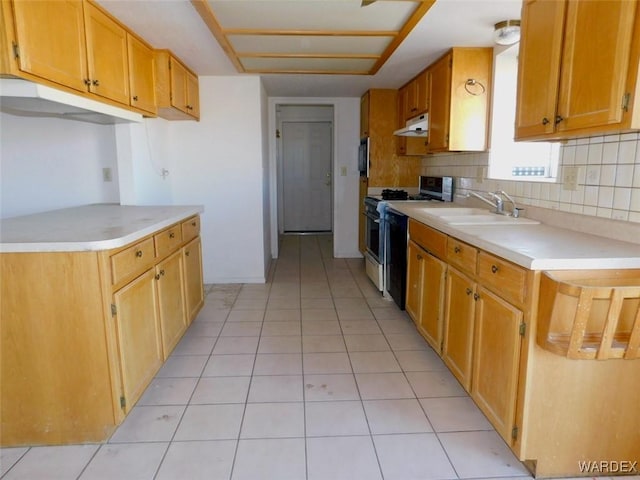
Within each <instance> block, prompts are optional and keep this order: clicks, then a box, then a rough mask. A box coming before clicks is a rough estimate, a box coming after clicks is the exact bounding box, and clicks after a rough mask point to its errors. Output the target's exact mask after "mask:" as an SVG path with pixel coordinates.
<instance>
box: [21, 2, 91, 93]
mask: <svg viewBox="0 0 640 480" xmlns="http://www.w3.org/2000/svg"><path fill="white" fill-rule="evenodd" d="M13 9H14V16H15V27H16V35H17V41H18V47H19V49H20V57H19V62H20V66H19V68H20V70H22V71H23V72H27V73H30V74H33V75H36V76H38V77H41V78H45V79H47V80H50V81H52V82H56V83H59V84H61V85H65V86H67V87H70V88H74V89H76V90H78V91H83V92H85V91H86V90H87V87H86V85H85V83H84V82H85V80H86V79H87V78H88V75H87V53H86V49H85V36H84V15H83V9H82V1H81V0H65V1H56V2H44V1H41V2H35V1H31V2H28V1H17V2H13ZM54 40H55V41H54Z"/></svg>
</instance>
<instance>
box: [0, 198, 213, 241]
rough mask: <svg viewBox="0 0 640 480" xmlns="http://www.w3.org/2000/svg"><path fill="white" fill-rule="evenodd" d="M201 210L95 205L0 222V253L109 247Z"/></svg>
mask: <svg viewBox="0 0 640 480" xmlns="http://www.w3.org/2000/svg"><path fill="white" fill-rule="evenodd" d="M202 211H204V209H203V207H202V206H198V205H191V206H121V205H117V204H95V205H85V206H81V207H73V208H65V209H61V210H53V211H50V212H43V213H36V214H33V215H25V216H21V217H14V218H8V219H4V220H1V221H0V252H74V251H95V250H110V249H112V248H118V247H122V246H124V245H127V244H129V243H131V242H134V241H136V240H138V239H140V238H142V237H144V236H146V235H149V234H151V233H153V232H156V231H158V230H161V229H163V228H165V227H168V226H170V225H173V224H174V223H177V222H179V221H181V220H184V219H186V218H188V217H190V216H192V215H196V214H198V213H201V212H202Z"/></svg>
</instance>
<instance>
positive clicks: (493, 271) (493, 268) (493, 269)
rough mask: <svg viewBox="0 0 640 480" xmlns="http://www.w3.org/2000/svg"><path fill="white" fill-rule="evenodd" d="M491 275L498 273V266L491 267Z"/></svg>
mask: <svg viewBox="0 0 640 480" xmlns="http://www.w3.org/2000/svg"><path fill="white" fill-rule="evenodd" d="M491 273H498V267H497V265H491Z"/></svg>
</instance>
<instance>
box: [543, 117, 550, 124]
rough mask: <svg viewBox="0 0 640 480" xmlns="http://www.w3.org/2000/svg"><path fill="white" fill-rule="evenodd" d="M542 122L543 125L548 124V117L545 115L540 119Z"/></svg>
mask: <svg viewBox="0 0 640 480" xmlns="http://www.w3.org/2000/svg"><path fill="white" fill-rule="evenodd" d="M542 124H543V125H549V119H548V118H547V117H544V118H543V119H542Z"/></svg>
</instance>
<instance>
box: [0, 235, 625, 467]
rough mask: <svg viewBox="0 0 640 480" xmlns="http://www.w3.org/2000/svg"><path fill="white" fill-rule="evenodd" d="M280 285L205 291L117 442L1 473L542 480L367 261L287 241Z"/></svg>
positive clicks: (52, 450)
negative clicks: (376, 282) (379, 285)
mask: <svg viewBox="0 0 640 480" xmlns="http://www.w3.org/2000/svg"><path fill="white" fill-rule="evenodd" d="M270 277H271V278H270V281H269V282H268V283H267V284H265V285H215V286H208V288H207V296H206V301H205V306H204V308H203V310H202V311H201V313H200V314H199V315H198V317H197V319H196V320H195V321H194V323H193V324H192V325H191V327H190V328H189V330H188V331H187V332H186V334H185V336H184V338H183V339H182V340H181V342H180V343H179V344H178V346H177V347H176V349H175V350H174V352H173V354H172V355H171V356H170V358H169V359H168V361H167V362H166V363H165V365H164V366H163V367H162V369H161V370H160V371H159V372H158V374H157V375H156V377H155V379H154V380H153V382H152V383H151V385H150V386H149V388H148V389H147V391H146V392H145V393H144V395H143V396H142V398H141V399H140V401H139V402H138V404H137V405H136V406H135V407H134V408H133V410H132V411H131V413H130V414H129V415H128V417H127V418H126V420H125V421H124V423H123V424H122V425H121V426H120V427H119V428H118V429H117V430H116V432H115V433H114V434H113V435H112V437H111V438H110V439H109V441H108V442H106V443H104V444H102V445H70V446H59V447H31V448H5V449H1V450H0V473H1V474H2V477H1V478H2V479H3V480H5V479H6V480H16V479H28V480H41V479H60V480H66V479H81V480H89V479H93V480H97V479H109V480H111V479H123V480H137V479H140V480H143V479H149V480H151V479H156V480H198V479H207V480H216V479H220V480H223V479H232V480H286V479H308V480H340V479H345V480H358V479H363V480H374V479H385V480H393V479H397V480H411V479H455V478H474V479H479V478H487V479H488V478H501V479H509V478H512V479H527V478H531V477H530V476H529V474H528V472H527V470H526V469H525V468H524V467H523V466H522V465H521V464H520V462H518V461H517V459H516V458H515V457H514V456H513V454H512V453H511V452H510V450H509V449H508V448H507V446H506V445H505V443H504V442H503V441H502V440H501V439H500V437H499V436H498V435H497V434H496V432H495V431H494V430H493V428H492V427H491V425H490V424H489V423H488V422H487V420H486V419H485V417H484V416H483V414H482V413H481V412H480V411H479V410H478V408H477V407H476V406H475V404H474V403H473V401H472V400H471V399H470V398H469V397H468V395H467V394H466V393H465V391H464V390H463V389H462V388H461V387H460V385H459V384H458V382H457V381H456V380H455V378H454V377H453V376H452V375H451V374H450V373H449V371H448V370H447V368H446V367H445V366H444V365H443V363H442V361H441V360H440V359H439V357H438V356H437V355H436V354H435V353H434V351H433V350H431V348H430V347H428V346H427V345H426V343H425V342H424V341H423V340H422V338H421V337H420V336H419V334H418V333H417V332H416V329H415V328H414V326H413V324H412V322H411V321H410V319H409V318H408V317H407V315H406V314H405V313H404V312H401V311H400V310H399V309H398V308H397V307H396V306H395V304H393V303H391V302H389V301H388V300H386V299H383V298H381V296H380V295H379V293H378V292H377V291H376V290H375V288H374V287H373V286H372V284H371V283H370V282H369V280H368V279H367V277H366V275H365V273H364V268H363V262H362V260H358V259H353V260H345V259H334V258H332V244H331V237H330V236H302V237H295V236H286V237H283V239H282V246H281V256H280V258H279V259H278V260H277V262H274V265H273V268H272V270H271V275H270ZM627 478H629V477H627Z"/></svg>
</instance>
